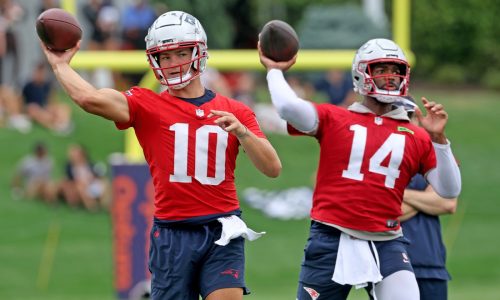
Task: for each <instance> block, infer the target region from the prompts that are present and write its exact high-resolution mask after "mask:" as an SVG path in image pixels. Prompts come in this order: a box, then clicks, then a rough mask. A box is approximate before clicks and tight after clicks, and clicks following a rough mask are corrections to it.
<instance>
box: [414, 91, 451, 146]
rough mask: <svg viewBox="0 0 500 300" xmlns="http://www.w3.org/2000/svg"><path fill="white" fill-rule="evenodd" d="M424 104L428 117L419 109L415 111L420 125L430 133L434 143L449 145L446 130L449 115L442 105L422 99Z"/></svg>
mask: <svg viewBox="0 0 500 300" xmlns="http://www.w3.org/2000/svg"><path fill="white" fill-rule="evenodd" d="M422 103H423V104H424V107H425V110H426V112H427V113H426V115H425V116H424V115H423V113H422V111H421V110H420V109H418V108H417V109H416V111H415V113H416V116H417V119H418V121H419V123H420V125H421V126H422V127H423V128H424V129H425V130H426V131H427V132H428V133H429V135H430V136H431V139H432V141H433V142H435V143H438V144H447V143H448V142H447V140H446V136H445V134H444V129H445V126H446V123H447V122H448V113H447V112H446V111H445V110H444V107H443V105H442V104H439V103H436V102H434V101H429V100H427V99H426V98H425V97H422Z"/></svg>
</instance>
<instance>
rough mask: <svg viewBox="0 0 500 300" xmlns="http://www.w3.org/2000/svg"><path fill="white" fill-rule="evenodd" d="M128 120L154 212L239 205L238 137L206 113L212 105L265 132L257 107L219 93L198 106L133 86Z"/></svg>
mask: <svg viewBox="0 0 500 300" xmlns="http://www.w3.org/2000/svg"><path fill="white" fill-rule="evenodd" d="M124 95H125V96H126V97H127V101H128V105H129V112H130V120H129V122H127V123H116V126H117V127H118V128H119V129H127V128H129V127H133V128H134V130H135V134H136V136H137V139H138V141H139V143H140V145H141V147H142V149H143V152H144V156H145V159H146V161H147V163H148V165H149V169H150V172H151V176H152V177H153V183H154V187H155V218H157V219H160V220H172V221H176V220H185V219H189V218H196V217H200V216H206V215H211V214H221V213H226V212H230V211H234V210H237V209H238V208H239V203H238V198H237V195H236V188H235V184H234V169H235V165H236V156H237V155H238V147H239V145H240V144H239V141H238V139H237V138H236V137H235V136H234V135H232V134H230V133H228V132H226V131H224V130H223V129H222V128H220V127H219V126H217V125H216V124H215V123H214V120H215V119H216V118H217V117H216V116H215V117H211V118H207V115H208V114H209V113H210V110H212V109H213V110H221V111H227V112H231V113H233V114H234V115H235V116H236V118H238V120H239V121H240V122H241V123H242V124H244V125H245V126H246V127H247V128H248V130H250V131H252V132H253V133H254V134H255V135H257V136H258V137H265V136H264V134H263V133H262V131H261V130H260V128H259V125H258V123H257V121H256V119H255V115H254V113H253V112H252V111H251V110H250V108H248V107H247V106H245V105H244V104H242V103H241V102H238V101H236V100H233V99H230V98H226V97H223V96H221V95H218V94H216V95H215V97H214V98H213V99H212V100H211V101H208V102H206V103H204V104H202V105H200V106H196V105H193V104H191V103H189V102H187V101H184V100H181V99H179V98H176V97H173V96H171V95H170V94H169V93H168V91H165V92H163V93H161V94H156V93H154V92H152V91H150V90H148V89H144V88H139V87H134V88H132V89H130V90H128V91H126V92H124Z"/></svg>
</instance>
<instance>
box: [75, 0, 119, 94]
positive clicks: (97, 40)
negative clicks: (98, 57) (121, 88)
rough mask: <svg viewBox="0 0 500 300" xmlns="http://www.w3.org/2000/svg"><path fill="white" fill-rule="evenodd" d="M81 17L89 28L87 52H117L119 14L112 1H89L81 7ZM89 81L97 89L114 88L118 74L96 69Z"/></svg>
mask: <svg viewBox="0 0 500 300" xmlns="http://www.w3.org/2000/svg"><path fill="white" fill-rule="evenodd" d="M82 11H83V15H84V16H85V18H86V19H87V22H88V23H89V24H90V27H91V32H92V33H91V36H90V40H89V43H88V49H89V50H118V49H119V48H120V42H121V38H120V36H119V27H120V24H119V21H120V12H119V10H118V8H116V7H115V6H114V5H113V3H112V1H104V0H91V1H89V2H88V3H86V4H85V5H84V6H83V7H82ZM90 76H91V78H90V81H91V82H92V84H93V85H94V86H96V87H98V88H104V87H111V88H112V87H114V86H115V83H116V82H117V81H120V77H119V75H118V73H115V72H112V71H111V70H110V69H108V68H105V67H99V68H96V69H95V70H94V71H93V72H92V73H91V75H90Z"/></svg>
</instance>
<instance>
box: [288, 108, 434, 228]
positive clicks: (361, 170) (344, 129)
mask: <svg viewBox="0 0 500 300" xmlns="http://www.w3.org/2000/svg"><path fill="white" fill-rule="evenodd" d="M316 109H317V112H318V117H319V128H318V132H317V134H316V138H317V139H318V141H319V143H320V149H321V150H320V160H319V168H318V174H317V182H316V188H315V191H314V196H313V208H312V211H311V217H312V219H314V220H317V221H321V222H326V223H331V224H335V225H339V226H342V227H346V228H350V229H355V230H364V231H371V232H381V231H392V230H397V229H399V222H397V220H398V218H399V217H400V215H401V203H402V199H403V192H404V190H405V188H406V186H407V185H408V183H409V182H410V180H411V178H412V177H413V175H415V174H416V173H421V174H425V173H427V172H428V171H429V170H430V169H432V168H435V166H436V156H435V153H434V148H433V146H432V142H431V139H430V137H429V135H428V134H427V132H426V131H425V130H424V129H422V128H420V127H418V126H415V125H413V124H411V123H410V122H408V121H404V120H397V119H393V118H390V117H386V116H376V115H375V114H372V113H361V112H355V111H352V110H346V109H344V108H340V107H337V106H334V105H331V104H319V105H316ZM289 131H290V133H291V134H300V133H298V132H297V131H296V130H294V129H293V128H292V127H291V126H289Z"/></svg>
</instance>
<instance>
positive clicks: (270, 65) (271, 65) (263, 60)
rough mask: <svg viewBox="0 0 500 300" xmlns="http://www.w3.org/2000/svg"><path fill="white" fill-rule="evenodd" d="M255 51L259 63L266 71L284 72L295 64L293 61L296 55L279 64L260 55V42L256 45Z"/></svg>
mask: <svg viewBox="0 0 500 300" xmlns="http://www.w3.org/2000/svg"><path fill="white" fill-rule="evenodd" d="M257 49H258V50H259V58H260V63H261V64H262V65H263V66H264V67H266V70H267V71H269V70H271V69H279V70H281V71H286V70H288V69H290V67H291V66H293V65H294V64H295V61H296V60H297V55H298V54H295V56H294V57H293V58H292V59H290V60H289V61H280V62H277V61H274V60H272V59H270V58H269V57H267V56H265V55H264V54H263V53H262V49H261V48H260V42H258V43H257Z"/></svg>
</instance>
